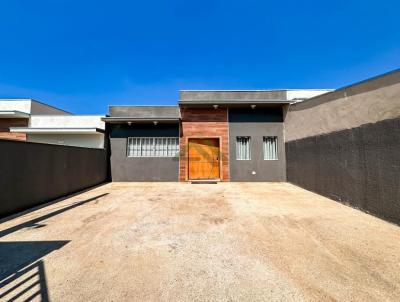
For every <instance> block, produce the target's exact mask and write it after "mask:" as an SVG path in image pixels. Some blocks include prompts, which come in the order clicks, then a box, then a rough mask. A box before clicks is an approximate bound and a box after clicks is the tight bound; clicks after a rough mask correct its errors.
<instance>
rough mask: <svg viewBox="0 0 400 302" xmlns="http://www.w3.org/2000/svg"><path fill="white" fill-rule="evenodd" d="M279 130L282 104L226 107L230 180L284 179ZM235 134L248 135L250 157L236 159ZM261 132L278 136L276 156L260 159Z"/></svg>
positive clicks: (281, 128)
mask: <svg viewBox="0 0 400 302" xmlns="http://www.w3.org/2000/svg"><path fill="white" fill-rule="evenodd" d="M283 130H284V126H283V116H282V108H255V109H248V108H238V109H229V153H230V155H229V158H230V165H229V166H230V179H231V181H286V164H285V163H286V160H285V144H284V136H283ZM237 136H250V143H251V145H250V150H251V159H250V160H237V159H236V137H237ZM264 136H276V137H278V160H264V155H263V137H264ZM253 172H255V173H256V174H253Z"/></svg>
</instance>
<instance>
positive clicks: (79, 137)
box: [27, 133, 104, 148]
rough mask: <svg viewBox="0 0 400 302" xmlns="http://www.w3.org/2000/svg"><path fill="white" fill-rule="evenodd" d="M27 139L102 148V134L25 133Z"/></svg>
mask: <svg viewBox="0 0 400 302" xmlns="http://www.w3.org/2000/svg"><path fill="white" fill-rule="evenodd" d="M27 140H28V141H30V142H35V143H44V144H56V145H66V146H77V147H86V148H104V134H103V133H94V134H27Z"/></svg>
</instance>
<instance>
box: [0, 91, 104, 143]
mask: <svg viewBox="0 0 400 302" xmlns="http://www.w3.org/2000/svg"><path fill="white" fill-rule="evenodd" d="M102 117H103V116H95V115H73V114H71V113H69V112H66V111H64V110H61V109H58V108H55V107H52V106H49V105H46V104H43V103H40V102H38V101H35V100H31V99H18V100H17V99H12V100H0V127H1V129H0V131H1V132H0V138H7V139H17V140H26V141H30V142H39V143H48V144H60V145H69V146H78V147H89V148H104V128H105V124H104V122H103V121H101V118H102Z"/></svg>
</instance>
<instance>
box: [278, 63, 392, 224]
mask: <svg viewBox="0 0 400 302" xmlns="http://www.w3.org/2000/svg"><path fill="white" fill-rule="evenodd" d="M399 118H400V71H395V72H392V73H389V74H386V75H383V76H380V77H376V78H373V79H370V80H367V81H364V82H361V83H358V84H355V85H352V86H349V87H345V88H343V89H340V90H337V91H335V92H332V93H328V94H325V95H321V96H318V97H316V98H313V99H310V100H308V101H305V102H303V103H299V104H296V105H293V106H291V107H290V109H289V112H288V114H287V118H286V123H285V128H286V133H285V135H286V158H287V179H288V181H290V182H292V183H295V184H298V185H300V186H302V187H304V188H306V189H309V190H312V191H314V192H317V193H319V194H322V195H325V196H328V197H330V198H333V199H335V200H337V201H340V202H343V203H345V204H348V205H351V206H353V207H357V208H360V209H362V210H364V211H367V212H370V213H372V214H374V215H377V216H380V217H383V218H385V219H387V220H390V221H393V222H396V223H400V186H399V184H400V152H399V150H400V130H399V129H400V121H399Z"/></svg>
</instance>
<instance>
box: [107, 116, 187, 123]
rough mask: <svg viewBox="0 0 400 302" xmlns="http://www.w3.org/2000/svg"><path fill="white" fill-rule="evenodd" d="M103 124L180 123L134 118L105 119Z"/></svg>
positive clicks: (169, 119) (175, 120)
mask: <svg viewBox="0 0 400 302" xmlns="http://www.w3.org/2000/svg"><path fill="white" fill-rule="evenodd" d="M101 120H102V121H103V122H106V123H111V124H119V123H138V124H145V123H154V122H157V123H179V120H180V119H179V118H156V117H154V118H147V117H146V118H134V117H103V118H102V119H101Z"/></svg>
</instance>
